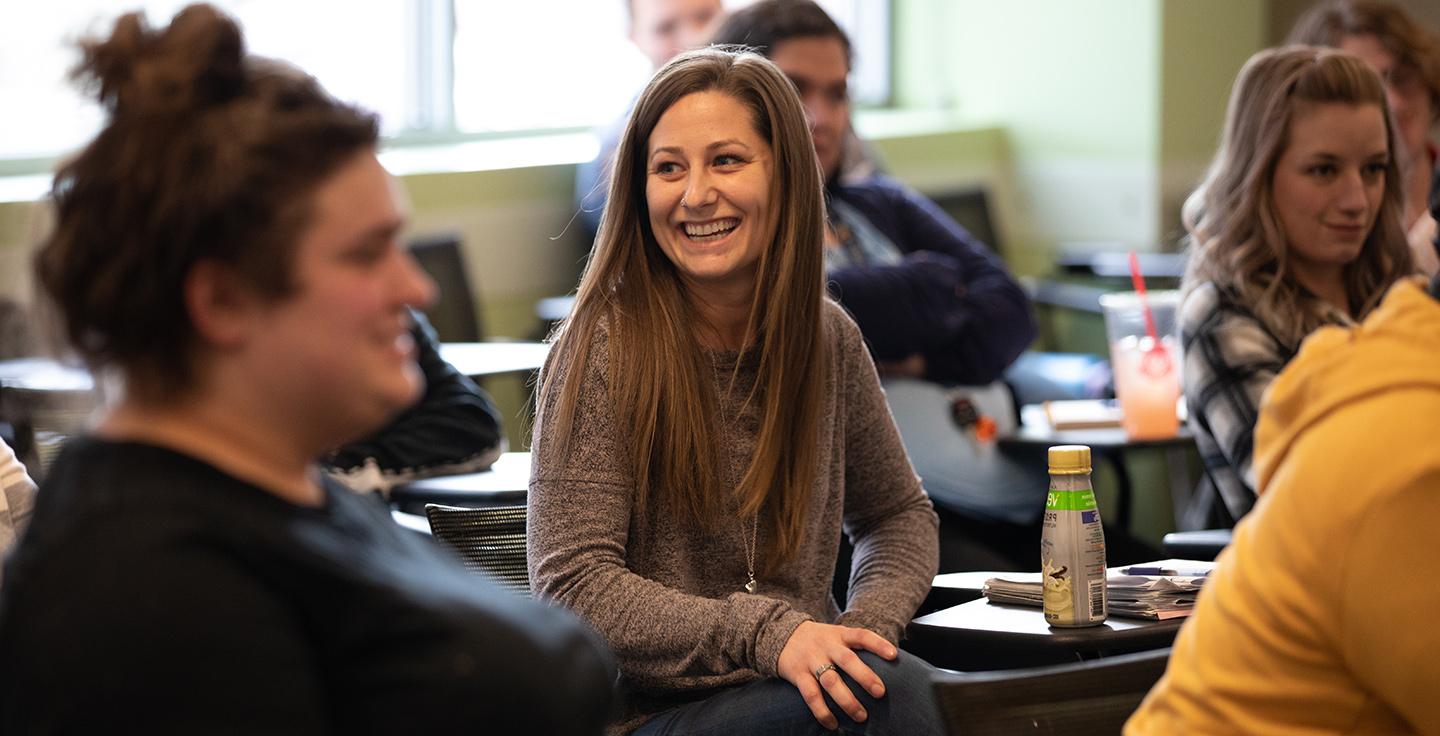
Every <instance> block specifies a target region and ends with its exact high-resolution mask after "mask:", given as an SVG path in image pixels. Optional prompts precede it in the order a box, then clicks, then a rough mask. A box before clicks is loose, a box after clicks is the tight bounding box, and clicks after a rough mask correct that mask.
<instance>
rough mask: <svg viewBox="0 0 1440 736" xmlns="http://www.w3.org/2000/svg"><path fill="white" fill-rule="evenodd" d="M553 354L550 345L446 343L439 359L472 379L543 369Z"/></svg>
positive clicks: (526, 343)
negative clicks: (442, 359)
mask: <svg viewBox="0 0 1440 736" xmlns="http://www.w3.org/2000/svg"><path fill="white" fill-rule="evenodd" d="M549 354H550V343H547V342H447V343H441V345H440V357H442V358H444V359H445V362H447V363H449V364H450V365H453V366H455V369H456V370H458V371H460V372H461V373H464V374H465V375H467V376H469V377H471V378H479V377H482V376H494V375H500V374H504V373H529V372H530V371H535V370H540V366H542V365H544V364H545V356H547V355H549Z"/></svg>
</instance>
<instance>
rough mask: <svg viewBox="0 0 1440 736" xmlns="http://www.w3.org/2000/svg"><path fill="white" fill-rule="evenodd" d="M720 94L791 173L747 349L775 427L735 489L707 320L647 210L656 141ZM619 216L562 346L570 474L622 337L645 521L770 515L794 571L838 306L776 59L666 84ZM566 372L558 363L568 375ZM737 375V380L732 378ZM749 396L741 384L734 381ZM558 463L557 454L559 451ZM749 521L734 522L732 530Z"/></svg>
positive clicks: (811, 177)
mask: <svg viewBox="0 0 1440 736" xmlns="http://www.w3.org/2000/svg"><path fill="white" fill-rule="evenodd" d="M706 91H715V92H720V93H723V94H727V95H730V96H732V97H734V98H735V99H736V100H738V101H740V103H741V104H742V105H744V106H745V108H746V109H747V110H749V112H750V118H751V119H750V123H751V124H752V125H753V126H754V129H755V132H756V133H757V134H758V135H759V136H760V137H761V138H762V139H764V140H766V141H767V142H768V143H769V144H770V149H771V154H772V156H773V159H774V161H775V167H774V176H773V178H772V180H771V182H770V197H771V200H772V201H773V202H775V203H776V205H777V206H776V207H775V212H776V215H775V233H774V240H773V243H772V244H771V246H770V247H769V248H767V249H766V250H765V251H764V252H763V253H762V254H761V255H760V259H759V264H758V268H757V275H756V281H755V290H754V299H753V301H752V303H751V307H750V312H749V316H748V318H747V327H746V334H747V335H750V336H753V337H754V339H755V342H754V344H752V345H749V346H747V347H746V348H745V349H744V354H745V355H746V356H751V357H753V358H755V359H757V360H758V364H759V368H758V378H757V380H756V384H755V388H754V390H753V391H752V392H751V393H750V394H749V395H748V396H747V397H745V401H747V402H755V404H754V405H755V406H757V407H758V408H759V413H760V429H759V437H758V440H757V444H756V448H755V453H754V455H753V456H752V457H751V458H750V463H749V466H748V467H747V468H746V470H745V473H744V475H743V476H742V477H741V479H740V480H739V483H738V486H737V487H735V488H730V487H729V486H728V485H727V484H726V483H725V482H724V480H723V476H722V473H721V462H722V461H721V459H720V455H721V453H720V448H719V447H717V438H716V437H715V434H714V432H713V429H712V428H713V427H715V426H716V418H717V414H718V412H719V402H720V399H719V396H718V392H717V391H716V389H715V387H714V383H713V379H712V377H711V376H712V375H713V370H714V369H713V367H712V365H711V363H710V362H709V360H708V358H706V356H705V355H704V354H703V353H702V351H701V348H700V344H699V343H698V342H697V340H696V336H695V335H696V329H697V327H698V326H699V319H700V317H699V315H698V314H697V312H696V309H695V305H694V304H693V303H692V301H691V299H690V297H689V295H688V294H687V293H686V290H685V287H684V286H683V285H682V284H681V281H680V278H679V274H678V272H677V270H676V268H675V266H674V265H673V264H672V263H671V262H670V260H669V258H668V257H666V255H665V254H664V252H663V251H661V249H660V246H659V244H658V243H657V242H656V239H655V235H654V233H653V232H652V230H651V228H650V217H649V212H648V205H647V201H646V196H645V187H646V175H647V172H648V167H647V165H646V160H647V158H648V147H649V140H650V134H651V132H652V131H653V130H654V129H655V126H656V124H657V123H658V122H659V120H660V117H661V116H662V115H663V114H664V113H665V111H666V110H668V109H670V107H671V106H672V105H674V104H675V103H676V102H678V101H679V100H680V99H681V98H683V97H685V96H687V95H690V94H694V93H697V92H706ZM613 171H614V176H613V177H612V179H611V183H610V193H609V199H608V203H607V205H606V207H605V212H604V215H603V216H602V217H601V221H600V232H599V235H598V237H597V238H596V240H595V246H594V249H593V251H592V254H591V257H590V261H589V263H588V265H587V266H586V268H585V273H584V275H583V276H582V277H581V279H580V288H579V292H578V294H577V295H576V299H575V307H574V310H573V311H572V313H571V316H570V318H569V319H567V320H566V321H565V322H564V323H563V324H562V325H561V326H560V327H559V328H558V329H557V331H556V333H555V335H554V341H555V347H554V349H555V351H557V354H563V355H569V356H571V359H570V360H569V361H568V363H563V364H564V365H567V366H568V367H567V368H566V369H565V370H564V375H558V373H559V371H557V372H556V373H557V374H554V375H549V376H547V377H546V379H545V385H543V386H542V387H541V392H542V394H550V393H551V391H552V390H553V389H554V387H555V385H556V383H555V382H556V381H561V382H563V383H562V384H561V385H563V388H561V394H560V397H559V400H558V403H557V404H556V406H555V408H554V415H553V416H552V417H547V421H553V422H554V428H553V431H550V432H547V434H549V435H550V436H552V437H554V438H556V439H557V441H558V443H559V445H558V446H557V447H556V448H545V452H546V453H547V455H549V456H550V457H553V458H556V460H557V461H558V462H565V461H566V459H567V457H568V449H569V442H570V439H571V438H570V430H571V427H572V424H573V419H574V415H575V408H576V402H577V397H578V394H579V390H580V386H581V384H582V382H583V381H582V380H581V378H582V377H583V376H584V375H585V369H586V364H587V362H588V361H589V359H590V354H589V353H590V345H591V342H592V340H593V338H594V336H595V333H596V330H597V329H598V328H599V327H600V325H601V324H602V323H603V324H605V325H607V326H608V328H609V335H610V347H609V355H610V359H609V361H608V364H609V368H608V372H607V380H608V387H609V391H610V400H611V402H612V404H613V408H614V412H615V417H616V425H617V426H619V427H623V428H626V429H627V430H629V431H630V436H629V437H628V438H626V439H628V443H625V442H622V446H625V447H627V449H628V451H629V455H630V457H629V465H630V468H631V471H632V473H633V476H634V480H635V484H636V492H637V499H638V504H639V505H640V508H642V509H643V508H645V507H646V506H647V505H651V506H653V507H656V508H658V509H660V510H661V512H662V513H669V514H676V515H679V516H682V517H689V518H690V519H692V520H694V521H695V522H696V523H697V524H699V525H701V526H702V527H713V526H714V525H715V524H718V523H721V520H723V519H727V518H730V515H732V514H734V513H735V505H736V502H737V500H738V502H739V506H740V513H741V514H742V515H744V516H748V515H750V514H760V515H761V516H762V518H763V519H764V526H765V528H766V529H767V530H768V531H769V533H770V539H772V540H773V545H772V546H771V547H770V549H771V550H772V551H773V552H774V554H773V556H770V557H767V558H766V559H764V560H763V561H762V565H763V566H764V567H766V568H767V569H770V568H773V566H774V565H776V564H778V563H781V562H783V561H785V560H788V559H789V558H790V556H791V555H792V554H793V553H794V550H795V548H796V547H797V546H798V543H799V541H800V535H801V533H802V530H803V528H804V525H805V509H806V505H807V503H806V500H807V499H808V497H809V495H810V493H811V487H812V485H813V483H814V480H815V477H816V466H817V464H818V460H819V458H818V457H817V452H816V447H817V442H816V439H817V433H818V431H819V426H820V420H821V411H822V407H821V401H822V391H823V387H824V385H825V381H826V373H827V367H828V362H829V350H828V347H827V343H826V341H825V340H824V339H823V337H824V336H823V332H824V326H823V324H822V318H821V307H822V301H823V300H824V298H825V295H824V276H823V274H824V266H823V263H822V245H821V244H822V242H823V236H824V225H823V218H824V203H823V199H822V187H821V179H820V170H819V164H818V163H817V162H816V160H815V153H814V147H813V143H812V142H811V140H810V131H809V127H808V125H807V124H806V121H805V112H804V109H803V108H802V107H801V104H800V100H799V98H798V97H797V96H796V94H795V91H794V88H793V87H792V86H791V84H790V82H789V81H788V80H787V79H786V78H785V76H784V75H783V74H781V73H780V71H779V70H778V69H776V68H775V66H774V65H773V64H771V63H770V62H769V61H767V60H765V59H764V58H762V57H760V56H758V55H755V54H752V53H745V52H738V53H732V52H730V51H725V50H719V49H705V50H700V51H693V52H690V53H687V54H683V55H681V56H679V57H677V58H676V59H675V60H673V61H671V62H670V63H669V64H667V65H666V66H665V67H664V68H662V69H661V70H660V71H659V72H657V73H656V75H655V77H654V79H652V80H651V81H650V84H649V86H647V87H646V88H645V90H644V92H642V93H641V95H640V98H639V100H638V101H637V102H636V105H635V110H634V112H633V113H632V114H631V117H630V121H629V123H628V125H627V126H626V129H625V134H624V136H623V138H622V139H621V141H620V146H619V148H618V150H617V151H616V155H615V161H614V167H613ZM561 364H562V363H561V362H557V363H556V365H561ZM732 377H733V374H732ZM732 383H733V381H732ZM551 452H553V453H554V454H553V455H550V453H551ZM731 523H733V522H731Z"/></svg>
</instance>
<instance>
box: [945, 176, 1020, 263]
mask: <svg viewBox="0 0 1440 736" xmlns="http://www.w3.org/2000/svg"><path fill="white" fill-rule="evenodd" d="M929 197H930V200H931V201H932V202H934V203H935V204H937V205H939V206H940V209H942V210H945V214H947V215H949V216H950V217H951V218H952V219H954V220H955V221H956V222H958V223H960V226H961V227H963V228H965V229H966V230H967V231H968V232H969V233H970V234H971V235H973V236H975V238H976V239H977V240H979V241H980V242H982V243H984V244H986V245H988V246H990V250H992V251H995V252H996V253H997V254H998V253H1001V252H1002V251H1001V249H1000V234H999V233H998V232H996V231H995V223H994V221H993V220H992V219H991V218H990V197H989V194H988V193H987V191H986V189H985V187H983V186H974V187H964V188H962V189H955V190H951V191H944V192H936V193H932V194H930V195H929Z"/></svg>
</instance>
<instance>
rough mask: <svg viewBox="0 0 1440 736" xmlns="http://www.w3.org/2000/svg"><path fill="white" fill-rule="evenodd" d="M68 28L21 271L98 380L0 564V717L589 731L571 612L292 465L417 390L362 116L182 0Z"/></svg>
mask: <svg viewBox="0 0 1440 736" xmlns="http://www.w3.org/2000/svg"><path fill="white" fill-rule="evenodd" d="M81 49H82V51H83V59H82V62H81V63H80V65H79V66H78V67H77V68H76V72H75V75H76V79H77V80H78V81H79V82H80V84H81V85H82V86H83V87H85V88H86V89H88V90H90V91H91V92H92V93H93V94H95V96H96V97H97V98H98V99H99V101H100V102H101V103H102V106H103V107H104V110H105V112H106V115H107V120H106V123H105V126H104V127H103V128H102V130H101V131H100V133H99V134H98V135H97V136H96V138H95V139H94V140H93V141H91V142H90V144H89V145H88V146H86V147H85V148H84V149H83V150H82V151H81V152H80V153H79V154H78V155H76V156H75V157H74V158H72V159H71V160H69V161H67V162H66V163H65V164H63V165H62V166H61V168H60V170H59V172H58V173H57V174H56V177H55V183H54V186H53V191H52V195H51V196H52V198H53V201H54V206H55V218H56V221H55V227H54V231H53V233H52V234H51V235H49V236H48V237H47V239H46V240H45V242H44V243H43V245H42V247H41V249H40V251H39V252H38V254H37V256H36V262H35V265H36V279H37V281H38V283H39V284H40V285H41V287H42V289H43V292H44V295H45V297H46V299H47V300H48V302H49V304H50V305H51V307H52V308H53V309H54V310H56V312H57V313H58V318H59V322H60V325H61V326H62V327H63V331H64V336H65V337H66V339H67V340H68V342H69V343H70V347H71V348H72V349H74V350H75V351H76V352H77V353H78V354H79V355H80V356H81V357H83V358H84V359H85V361H86V362H87V363H88V364H89V366H90V367H91V369H92V370H94V371H96V372H97V373H98V374H102V375H108V374H110V373H111V372H114V373H116V374H118V376H117V377H118V378H119V379H121V380H120V383H121V388H122V390H121V394H120V396H119V397H118V398H116V399H115V400H114V401H113V403H112V404H111V405H110V406H109V407H107V409H106V410H105V413H104V416H103V417H102V418H101V420H100V422H99V424H98V426H97V427H96V429H95V431H94V434H93V435H91V436H82V437H77V438H74V439H72V440H70V442H69V443H68V444H67V445H66V446H65V448H64V450H63V452H62V454H61V456H60V457H59V458H58V459H57V460H56V462H55V464H54V466H53V467H52V468H51V469H50V472H49V473H48V474H47V476H46V478H45V481H44V487H43V488H42V489H41V491H40V492H39V494H38V497H37V500H36V507H35V513H34V515H33V517H32V520H31V523H30V526H29V528H28V529H27V530H26V532H25V534H24V536H23V537H22V538H21V540H20V542H19V544H18V545H17V547H16V548H15V550H14V551H13V553H12V554H11V556H10V558H9V559H8V561H7V563H6V575H5V577H6V580H5V590H4V595H3V596H0V651H4V653H5V656H4V657H0V682H3V683H4V687H3V688H0V731H4V732H6V733H62V732H68V733H92V732H95V733H98V732H107V731H123V732H165V733H171V732H174V733H179V732H186V733H216V732H232V733H328V732H341V733H392V732H397V731H411V730H418V731H422V732H427V733H459V732H470V731H474V730H484V731H487V732H504V733H535V732H541V733H574V734H581V733H596V732H598V731H599V730H600V727H601V724H602V723H603V721H604V719H605V717H606V715H607V713H608V709H609V703H610V700H611V692H610V686H611V680H612V674H611V667H610V663H609V659H608V657H607V655H606V654H605V653H604V650H603V648H602V647H601V646H600V644H599V642H597V641H596V640H595V639H594V637H593V635H591V634H590V633H589V632H588V631H587V630H586V629H585V628H584V627H583V626H582V625H581V624H580V623H579V622H578V621H575V620H574V618H573V617H571V616H569V615H567V614H565V613H563V612H561V611H558V610H556V609H553V608H548V607H545V606H542V605H539V604H536V603H534V602H531V601H526V600H522V599H519V598H518V597H515V596H512V595H508V594H506V593H504V592H502V590H501V589H500V588H499V587H497V586H495V585H494V584H491V583H489V582H487V581H485V580H484V579H482V578H480V577H478V576H475V575H473V574H471V573H469V572H467V571H466V570H465V569H464V568H463V567H462V566H461V565H460V564H459V562H458V561H456V560H455V559H454V558H453V557H450V556H447V555H445V554H443V553H441V552H440V551H439V549H438V548H437V547H436V546H435V545H434V544H433V543H431V542H430V541H429V540H426V539H422V538H420V537H418V536H416V535H414V534H413V533H412V532H409V531H406V530H404V529H402V528H400V527H399V526H398V525H396V524H395V523H394V522H393V521H392V520H391V519H390V516H389V513H388V512H387V511H386V510H385V509H384V507H383V506H381V505H380V504H377V503H375V502H374V501H373V500H372V499H369V498H364V497H361V496H359V495H357V494H354V493H351V492H349V491H347V490H345V489H343V488H342V487H340V486H339V485H337V484H335V483H334V482H332V481H330V480H329V479H328V478H327V477H326V476H324V475H323V474H322V473H321V472H320V471H319V469H318V467H317V464H316V462H315V458H317V457H318V456H320V455H321V454H322V453H323V452H325V451H326V450H328V449H330V448H333V447H335V446H337V445H340V444H342V443H344V442H345V441H347V440H351V439H353V438H355V436H356V435H359V434H362V433H364V432H365V431H367V430H369V429H373V428H376V427H379V426H380V425H382V424H383V423H384V422H385V421H386V420H387V419H389V418H390V417H391V416H393V415H394V414H395V413H397V412H398V411H400V410H401V409H403V408H404V407H406V406H407V405H409V404H410V403H412V402H413V401H414V400H415V399H416V398H417V397H418V396H419V394H420V391H421V374H420V371H419V370H418V368H417V366H416V365H415V359H414V345H413V343H412V341H411V339H410V337H409V329H410V326H411V322H410V309H411V308H414V307H420V306H423V305H424V304H426V303H427V302H428V301H429V300H430V299H431V298H432V297H433V295H434V287H433V285H432V284H431V283H430V282H429V280H428V279H427V278H425V276H424V275H423V274H421V273H420V271H419V270H418V268H417V266H416V265H415V263H414V262H413V261H412V260H411V258H410V257H409V255H408V253H407V252H406V251H405V249H404V247H403V244H402V241H401V238H400V232H401V230H402V228H403V226H404V224H405V213H404V212H403V210H402V205H401V202H400V199H399V197H398V192H397V191H396V187H395V182H394V181H393V180H392V179H391V178H390V176H389V175H388V174H387V173H386V171H385V170H384V169H383V168H382V167H381V165H380V163H379V162H378V161H377V159H376V157H375V153H376V150H375V149H376V144H377V137H378V122H377V120H376V118H375V117H374V116H373V115H371V114H369V113H366V112H363V111H361V110H358V109H356V108H354V107H351V106H349V105H346V104H343V103H340V102H338V101H336V100H335V99H334V98H332V97H331V96H330V95H329V94H327V93H326V92H325V91H324V90H323V89H322V88H321V87H320V86H319V84H318V83H317V82H316V81H315V80H314V79H313V78H311V77H309V76H308V75H305V74H304V73H302V72H300V71H299V70H297V69H295V68H294V67H291V66H289V65H287V64H285V63H283V62H279V61H275V60H272V59H266V58H260V57H256V56H251V55H247V54H246V52H245V43H244V40H243V38H242V36H241V33H240V29H239V27H238V25H237V24H236V23H235V22H234V21H233V20H232V19H230V18H229V17H228V16H225V15H223V14H221V13H219V12H218V11H216V10H215V9H214V8H212V7H210V6H208V5H192V6H189V7H187V8H185V9H184V10H182V11H181V12H180V13H179V14H178V15H176V16H175V18H174V20H173V21H172V22H171V23H169V24H168V25H166V26H163V27H159V28H152V27H150V26H149V25H148V24H147V23H146V22H145V20H144V18H143V16H141V15H140V14H138V13H131V14H127V15H124V16H122V17H121V18H120V19H119V20H118V21H117V22H116V23H115V26H114V29H113V31H112V32H111V33H110V34H109V36H108V37H106V38H97V39H91V40H88V41H84V42H83V43H82V44H81Z"/></svg>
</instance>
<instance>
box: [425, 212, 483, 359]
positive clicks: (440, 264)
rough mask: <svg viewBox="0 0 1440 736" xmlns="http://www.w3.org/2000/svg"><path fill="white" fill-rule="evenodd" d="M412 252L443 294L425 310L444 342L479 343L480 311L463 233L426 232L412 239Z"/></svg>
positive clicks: (480, 334) (480, 335)
mask: <svg viewBox="0 0 1440 736" xmlns="http://www.w3.org/2000/svg"><path fill="white" fill-rule="evenodd" d="M410 252H411V254H412V255H414V256H415V260H416V262H418V263H419V264H420V268H422V269H424V270H425V273H427V274H429V275H430V278H431V279H434V281H435V286H436V287H437V288H438V289H439V291H440V294H439V296H438V297H437V298H436V299H435V303H434V304H433V305H431V307H430V308H429V309H427V310H425V316H426V317H427V318H429V320H430V325H431V326H432V327H434V328H435V333H436V334H437V335H439V336H440V341H441V342H478V341H479V340H480V339H482V332H481V330H480V319H479V312H478V311H477V310H476V308H475V295H474V292H473V291H472V289H471V287H470V277H469V274H468V273H467V272H466V271H465V258H464V256H463V255H462V253H461V245H460V236H459V235H456V234H454V233H440V234H436V235H425V236H421V237H417V238H414V239H412V240H411V241H410Z"/></svg>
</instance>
